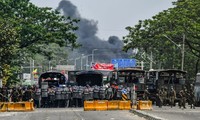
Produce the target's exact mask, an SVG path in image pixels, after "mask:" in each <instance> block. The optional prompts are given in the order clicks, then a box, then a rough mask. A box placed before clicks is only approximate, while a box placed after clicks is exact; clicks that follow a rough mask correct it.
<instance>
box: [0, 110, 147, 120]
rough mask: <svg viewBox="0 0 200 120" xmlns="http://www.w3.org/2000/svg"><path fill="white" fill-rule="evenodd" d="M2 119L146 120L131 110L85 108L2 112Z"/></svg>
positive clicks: (0, 116) (0, 115) (0, 117)
mask: <svg viewBox="0 0 200 120" xmlns="http://www.w3.org/2000/svg"><path fill="white" fill-rule="evenodd" d="M0 120H145V118H143V117H139V116H137V115H135V114H133V113H130V112H129V111H120V110H117V111H83V108H49V109H47V108H45V109H36V110H35V111H32V112H4V113H0Z"/></svg>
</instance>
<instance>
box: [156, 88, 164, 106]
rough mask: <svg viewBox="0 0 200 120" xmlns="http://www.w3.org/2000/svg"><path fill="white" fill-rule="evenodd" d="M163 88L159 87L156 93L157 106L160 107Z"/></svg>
mask: <svg viewBox="0 0 200 120" xmlns="http://www.w3.org/2000/svg"><path fill="white" fill-rule="evenodd" d="M163 89H164V88H161V89H159V90H158V94H157V96H158V106H159V107H160V108H161V107H162V105H163V94H164V93H163Z"/></svg>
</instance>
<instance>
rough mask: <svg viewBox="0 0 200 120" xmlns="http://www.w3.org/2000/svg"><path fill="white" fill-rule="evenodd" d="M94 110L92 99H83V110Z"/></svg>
mask: <svg viewBox="0 0 200 120" xmlns="http://www.w3.org/2000/svg"><path fill="white" fill-rule="evenodd" d="M91 110H95V104H94V101H84V111H91Z"/></svg>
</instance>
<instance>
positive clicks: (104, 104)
mask: <svg viewBox="0 0 200 120" xmlns="http://www.w3.org/2000/svg"><path fill="white" fill-rule="evenodd" d="M94 104H95V110H97V111H98V110H99V111H100V110H107V109H108V101H107V100H97V101H95V102H94Z"/></svg>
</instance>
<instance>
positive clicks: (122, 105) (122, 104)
mask: <svg viewBox="0 0 200 120" xmlns="http://www.w3.org/2000/svg"><path fill="white" fill-rule="evenodd" d="M119 109H120V110H130V109H131V101H130V100H128V101H119Z"/></svg>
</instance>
